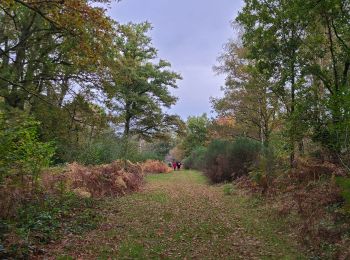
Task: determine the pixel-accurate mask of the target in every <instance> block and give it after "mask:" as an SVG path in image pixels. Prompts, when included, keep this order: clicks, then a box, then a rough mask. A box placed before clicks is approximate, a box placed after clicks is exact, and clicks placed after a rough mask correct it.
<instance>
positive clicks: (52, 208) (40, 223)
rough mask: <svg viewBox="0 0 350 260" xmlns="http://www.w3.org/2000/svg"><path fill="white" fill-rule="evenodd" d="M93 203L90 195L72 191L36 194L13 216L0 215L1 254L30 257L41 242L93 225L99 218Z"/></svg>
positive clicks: (87, 229)
mask: <svg viewBox="0 0 350 260" xmlns="http://www.w3.org/2000/svg"><path fill="white" fill-rule="evenodd" d="M95 206H96V201H94V200H93V199H89V198H79V197H77V196H76V195H74V194H73V193H66V194H64V195H63V196H62V197H55V196H43V194H37V196H36V197H35V198H32V200H30V201H27V203H26V204H25V205H22V207H20V208H18V209H17V214H16V215H14V216H13V217H11V218H7V219H1V218H0V220H1V221H0V223H2V224H1V225H0V247H1V246H2V247H3V248H2V249H0V258H1V259H30V258H31V256H32V255H33V254H36V253H38V252H40V248H41V246H42V245H44V244H48V243H50V242H51V241H54V240H57V239H62V238H63V237H65V236H66V235H67V234H70V233H72V234H80V235H81V234H84V233H85V232H88V231H90V230H93V229H95V228H96V227H97V226H98V224H99V222H100V221H101V215H100V214H99V213H98V211H97V210H95Z"/></svg>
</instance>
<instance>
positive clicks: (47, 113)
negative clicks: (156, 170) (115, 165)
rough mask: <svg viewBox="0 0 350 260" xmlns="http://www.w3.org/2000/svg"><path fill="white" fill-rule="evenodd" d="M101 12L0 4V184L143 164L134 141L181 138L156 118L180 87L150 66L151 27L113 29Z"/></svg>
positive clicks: (175, 122)
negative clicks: (61, 168)
mask: <svg viewBox="0 0 350 260" xmlns="http://www.w3.org/2000/svg"><path fill="white" fill-rule="evenodd" d="M101 2H103V3H108V2H109V1H85V0H78V1H76V0H68V1H17V0H6V1H1V3H0V106H1V107H0V116H1V118H0V120H1V126H0V136H1V140H0V172H1V177H2V178H4V177H5V176H7V175H8V174H10V173H11V172H32V173H33V172H35V171H36V168H41V167H42V166H44V165H48V162H50V161H51V162H53V163H54V164H57V163H64V162H72V161H79V162H81V163H85V164H99V163H108V162H111V161H113V160H115V159H117V158H126V159H133V160H142V159H147V158H146V157H148V156H147V155H143V154H140V152H139V151H140V149H139V140H140V139H142V140H146V141H150V140H153V139H156V140H162V139H169V135H168V134H167V133H170V132H176V131H181V128H182V121H181V120H180V118H179V117H178V116H176V115H168V114H166V113H164V112H163V108H169V107H171V106H172V105H173V104H175V102H176V100H177V98H176V97H174V96H173V95H171V93H170V88H176V87H177V86H176V82H177V80H179V79H181V77H180V75H179V74H177V73H175V72H173V71H172V70H171V68H170V63H169V62H167V61H165V60H162V59H159V58H158V57H157V50H156V49H155V48H154V47H153V45H152V41H151V38H150V37H149V36H148V33H149V31H150V30H151V25H150V24H149V23H146V22H145V23H141V24H132V23H129V24H125V25H123V24H119V23H118V22H116V21H114V20H112V19H111V18H110V17H109V16H108V15H107V14H106V10H104V9H103V8H101V7H98V6H101ZM156 143H162V142H161V141H157V142H156ZM155 145H156V144H155ZM148 146H150V145H148ZM150 152H151V151H150ZM162 153H164V152H162V151H160V154H153V156H152V158H153V157H162V156H164V155H163V154H162ZM144 157H145V158H144ZM34 161H36V163H34ZM32 164H36V165H32Z"/></svg>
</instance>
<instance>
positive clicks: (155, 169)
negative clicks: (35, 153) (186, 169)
mask: <svg viewBox="0 0 350 260" xmlns="http://www.w3.org/2000/svg"><path fill="white" fill-rule="evenodd" d="M142 168H143V171H144V173H145V174H147V173H169V172H171V168H170V167H169V166H168V165H167V164H166V163H164V162H161V161H157V160H147V161H146V162H144V163H143V164H142Z"/></svg>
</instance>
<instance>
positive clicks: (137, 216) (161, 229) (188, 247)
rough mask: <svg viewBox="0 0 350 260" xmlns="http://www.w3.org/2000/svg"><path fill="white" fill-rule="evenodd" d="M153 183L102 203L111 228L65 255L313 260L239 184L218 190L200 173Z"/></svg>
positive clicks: (166, 177)
mask: <svg viewBox="0 0 350 260" xmlns="http://www.w3.org/2000/svg"><path fill="white" fill-rule="evenodd" d="M146 181H147V184H146V187H145V190H144V191H142V192H140V193H135V194H131V195H128V196H124V197H121V198H116V199H109V200H106V201H105V202H104V203H103V204H102V205H100V206H99V208H101V209H102V212H101V214H102V215H104V216H106V219H105V221H104V223H101V224H103V225H107V226H108V227H107V228H100V229H97V230H95V231H93V232H90V233H89V234H88V236H89V238H90V239H89V240H86V239H84V237H77V238H76V240H75V241H74V240H73V241H72V242H70V244H71V245H73V247H72V248H70V249H69V250H68V251H67V252H65V254H67V255H72V256H75V257H77V256H81V255H79V253H80V252H88V253H86V255H83V258H98V259H184V258H187V259H192V258H197V259H239V258H242V259H250V258H258V259H305V257H304V256H303V254H302V253H300V251H299V249H298V247H297V246H296V243H295V241H293V239H291V238H290V236H289V235H290V234H288V233H286V232H282V231H283V227H284V224H285V223H284V222H283V221H282V220H279V219H274V218H272V217H270V214H269V212H267V211H266V209H265V208H264V207H263V203H262V202H261V201H260V200H259V199H256V198H251V197H247V196H243V195H239V193H238V192H236V189H234V187H232V185H231V184H226V185H215V186H210V185H208V184H207V179H206V177H205V176H203V174H201V173H200V172H196V171H176V172H173V173H170V174H155V175H149V176H147V179H146ZM103 225H102V226H103ZM74 243H77V244H79V250H78V251H77V248H74ZM66 249H67V248H66ZM57 254H58V255H64V254H63V252H57Z"/></svg>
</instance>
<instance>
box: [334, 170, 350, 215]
mask: <svg viewBox="0 0 350 260" xmlns="http://www.w3.org/2000/svg"><path fill="white" fill-rule="evenodd" d="M336 183H337V185H338V186H339V187H340V189H341V196H342V197H343V199H344V210H345V211H346V212H347V213H348V214H349V215H350V179H349V178H346V177H337V179H336Z"/></svg>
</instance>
